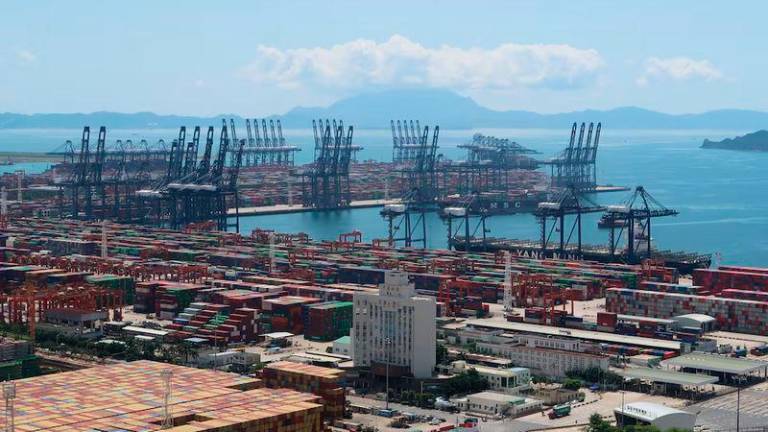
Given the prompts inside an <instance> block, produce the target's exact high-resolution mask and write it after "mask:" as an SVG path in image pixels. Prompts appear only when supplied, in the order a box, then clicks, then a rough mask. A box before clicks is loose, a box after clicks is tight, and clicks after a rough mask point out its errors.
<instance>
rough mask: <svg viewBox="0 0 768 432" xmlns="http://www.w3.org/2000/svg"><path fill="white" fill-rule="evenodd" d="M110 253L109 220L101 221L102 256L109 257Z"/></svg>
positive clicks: (103, 257)
mask: <svg viewBox="0 0 768 432" xmlns="http://www.w3.org/2000/svg"><path fill="white" fill-rule="evenodd" d="M108 256H109V253H108V251H107V221H106V220H103V221H101V258H102V259H107V257H108Z"/></svg>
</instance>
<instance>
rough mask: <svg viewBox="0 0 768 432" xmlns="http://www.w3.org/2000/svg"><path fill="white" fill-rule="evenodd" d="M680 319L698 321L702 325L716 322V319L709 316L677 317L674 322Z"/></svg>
mask: <svg viewBox="0 0 768 432" xmlns="http://www.w3.org/2000/svg"><path fill="white" fill-rule="evenodd" d="M680 318H684V319H689V320H693V321H698V322H699V323H701V324H705V323H708V322H712V321H715V319H714V318H713V317H711V316H709V315H704V314H685V315H678V316H676V317H674V318H672V319H673V320H677V319H680Z"/></svg>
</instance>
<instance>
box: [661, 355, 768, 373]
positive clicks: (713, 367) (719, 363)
mask: <svg viewBox="0 0 768 432" xmlns="http://www.w3.org/2000/svg"><path fill="white" fill-rule="evenodd" d="M662 364H663V365H665V366H677V367H682V368H689V369H698V370H705V371H711V372H724V373H729V374H738V375H743V374H748V373H751V372H755V371H757V370H760V369H766V368H768V363H767V362H764V361H759V360H748V359H744V358H735V357H728V356H724V355H720V354H708V353H703V352H698V351H697V352H693V353H690V354H685V355H682V356H679V357H674V358H671V359H669V360H664V361H663V362H662Z"/></svg>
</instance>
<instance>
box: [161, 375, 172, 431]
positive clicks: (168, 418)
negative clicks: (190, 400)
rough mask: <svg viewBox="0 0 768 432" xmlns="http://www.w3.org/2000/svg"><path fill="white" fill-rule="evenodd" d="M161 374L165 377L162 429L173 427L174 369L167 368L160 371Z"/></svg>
mask: <svg viewBox="0 0 768 432" xmlns="http://www.w3.org/2000/svg"><path fill="white" fill-rule="evenodd" d="M160 376H161V377H162V378H163V424H162V426H161V427H162V429H170V428H172V427H173V416H172V415H171V378H172V377H173V371H171V370H170V369H165V370H164V371H162V372H160Z"/></svg>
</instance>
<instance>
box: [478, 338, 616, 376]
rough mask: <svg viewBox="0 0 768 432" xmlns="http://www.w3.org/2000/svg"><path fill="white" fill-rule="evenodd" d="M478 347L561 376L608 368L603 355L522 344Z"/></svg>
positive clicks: (481, 345)
mask: <svg viewBox="0 0 768 432" xmlns="http://www.w3.org/2000/svg"><path fill="white" fill-rule="evenodd" d="M478 348H480V349H482V350H487V351H488V352H490V353H492V354H494V355H498V356H502V357H506V358H509V359H511V360H512V362H513V363H514V364H516V365H518V366H521V367H525V368H529V369H530V370H531V372H532V373H534V374H538V375H545V376H549V377H554V378H562V377H564V376H566V373H567V372H569V371H572V370H585V369H590V368H599V369H601V370H608V366H609V358H608V357H607V356H604V355H599V354H591V353H583V352H577V351H564V350H558V349H551V348H534V347H529V346H523V345H512V344H510V345H502V344H485V343H484V344H478Z"/></svg>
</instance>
